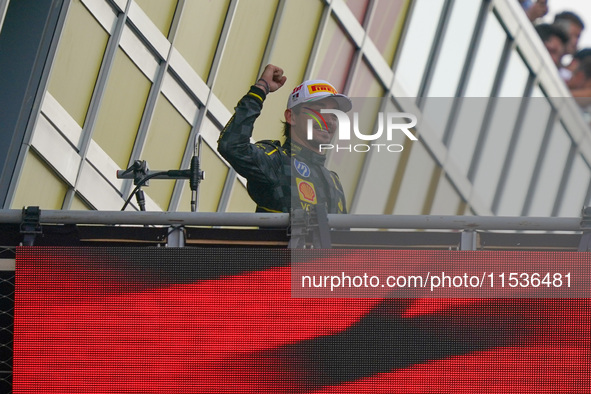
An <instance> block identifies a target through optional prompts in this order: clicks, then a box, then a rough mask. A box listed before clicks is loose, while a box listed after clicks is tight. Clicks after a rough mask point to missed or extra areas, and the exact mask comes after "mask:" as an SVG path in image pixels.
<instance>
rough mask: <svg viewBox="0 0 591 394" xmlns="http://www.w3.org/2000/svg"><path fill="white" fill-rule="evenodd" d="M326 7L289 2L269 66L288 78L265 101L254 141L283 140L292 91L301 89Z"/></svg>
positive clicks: (306, 0)
mask: <svg viewBox="0 0 591 394" xmlns="http://www.w3.org/2000/svg"><path fill="white" fill-rule="evenodd" d="M323 8H324V6H323V5H322V3H321V2H320V1H319V0H300V1H287V2H286V3H285V8H284V11H283V19H282V20H281V26H280V28H279V30H278V31H277V37H276V40H275V42H274V43H273V52H272V53H271V57H270V60H269V63H271V64H275V65H277V66H279V67H281V68H282V69H283V71H284V72H285V75H286V76H287V82H286V83H285V86H283V88H281V89H280V90H278V91H276V92H274V93H273V94H271V95H270V96H269V98H268V99H267V101H265V109H264V111H263V112H262V114H261V116H260V117H259V118H258V119H257V123H256V125H255V138H256V139H257V140H260V139H276V140H282V139H283V138H282V135H283V125H282V124H281V122H282V121H284V120H285V117H284V115H283V113H284V112H285V107H286V105H287V99H288V97H289V94H290V93H291V91H292V90H293V89H294V88H295V87H296V86H297V85H299V84H300V83H301V82H302V80H303V78H304V73H305V72H306V65H307V63H308V58H309V57H310V52H311V50H312V46H313V45H314V38H315V36H316V34H318V24H319V23H320V17H321V16H322V10H323Z"/></svg>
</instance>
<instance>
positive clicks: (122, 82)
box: [93, 49, 151, 169]
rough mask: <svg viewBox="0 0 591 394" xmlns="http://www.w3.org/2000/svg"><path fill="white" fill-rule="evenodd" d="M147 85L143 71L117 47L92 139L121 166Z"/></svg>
mask: <svg viewBox="0 0 591 394" xmlns="http://www.w3.org/2000/svg"><path fill="white" fill-rule="evenodd" d="M150 85H151V84H150V81H149V80H148V79H147V78H146V77H145V76H144V74H142V73H141V71H140V70H139V69H138V68H137V67H136V66H135V65H134V64H133V62H132V61H131V60H130V59H129V57H127V55H126V54H125V53H123V51H121V49H119V50H118V51H117V54H116V56H115V60H114V64H113V70H112V71H111V76H110V78H109V81H108V83H107V87H106V90H105V97H104V99H103V101H102V106H101V109H100V112H99V115H98V119H97V123H96V126H95V129H94V134H93V139H94V141H96V143H97V144H99V146H100V147H101V148H102V149H103V150H104V151H105V152H106V153H107V154H108V155H109V156H110V157H111V159H113V161H114V162H115V163H117V165H118V166H119V167H120V168H122V169H124V168H127V165H128V163H129V157H130V155H131V150H132V148H133V144H134V141H135V137H136V134H137V130H138V127H139V124H140V121H141V119H142V113H143V110H144V107H145V104H146V100H147V97H148V93H149V91H150Z"/></svg>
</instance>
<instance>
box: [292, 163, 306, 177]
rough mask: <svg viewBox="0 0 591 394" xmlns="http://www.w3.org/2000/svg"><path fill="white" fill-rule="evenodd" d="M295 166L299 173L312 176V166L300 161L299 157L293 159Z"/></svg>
mask: <svg viewBox="0 0 591 394" xmlns="http://www.w3.org/2000/svg"><path fill="white" fill-rule="evenodd" d="M293 166H294V167H295V169H296V171H297V172H298V174H300V175H301V176H303V177H304V178H307V177H309V176H310V167H308V165H307V164H306V163H304V162H303V161H299V160H298V159H293Z"/></svg>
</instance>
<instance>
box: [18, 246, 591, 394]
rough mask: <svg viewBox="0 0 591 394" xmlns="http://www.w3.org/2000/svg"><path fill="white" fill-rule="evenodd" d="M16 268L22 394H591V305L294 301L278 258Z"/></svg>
mask: <svg viewBox="0 0 591 394" xmlns="http://www.w3.org/2000/svg"><path fill="white" fill-rule="evenodd" d="M341 252H342V251H341ZM390 253H392V254H393V255H394V254H396V255H397V256H400V255H401V254H403V255H404V256H405V258H413V256H419V255H420V253H422V252H419V251H392V252H390ZM437 253H441V255H442V256H446V258H448V259H449V258H450V256H452V255H453V253H454V252H437ZM487 253H489V254H488V258H492V257H494V255H495V253H496V252H487ZM498 256H500V257H499V258H500V259H501V258H502V254H499V255H498ZM16 263H17V266H16V294H15V299H16V301H15V333H14V339H15V341H14V381H13V386H14V392H15V393H60V394H64V393H248V392H253V393H265V392H267V393H283V392H290V393H363V392H371V393H450V392H459V393H476V392H487V393H488V392H490V393H519V392H523V393H543V392H560V393H588V392H591V389H590V388H591V386H590V383H591V382H590V379H591V378H590V372H591V370H590V358H591V355H590V353H591V351H590V344H591V342H590V332H591V325H590V320H591V308H590V303H589V298H582V299H581V298H579V299H546V298H537V299H531V298H528V299H524V298H520V299H517V298H495V299H486V298H479V299H449V298H440V299H432V298H415V299H394V298H382V299H380V298H356V299H347V298H292V297H291V290H292V289H291V276H290V254H289V251H287V250H273V249H199V248H183V249H166V248H116V249H115V248H110V249H107V248H104V249H100V248H42V247H28V248H27V247H26V248H19V250H18V251H17V260H16Z"/></svg>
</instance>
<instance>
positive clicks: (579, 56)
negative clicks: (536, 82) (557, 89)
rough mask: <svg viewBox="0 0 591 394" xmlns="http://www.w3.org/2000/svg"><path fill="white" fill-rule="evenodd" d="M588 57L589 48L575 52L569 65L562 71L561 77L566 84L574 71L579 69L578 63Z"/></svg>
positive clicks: (590, 50) (590, 52)
mask: <svg viewBox="0 0 591 394" xmlns="http://www.w3.org/2000/svg"><path fill="white" fill-rule="evenodd" d="M589 56H591V48H584V49H580V50H578V51H577V53H575V54H574V56H573V58H572V60H571V61H570V63H569V65H568V66H566V67H564V68H563V69H562V71H563V74H562V75H563V78H564V81H565V82H568V81H569V80H570V79H571V78H572V75H573V73H574V72H575V70H577V68H578V67H579V64H580V62H581V61H582V60H583V59H586V58H587V57H589ZM567 85H568V83H567Z"/></svg>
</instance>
